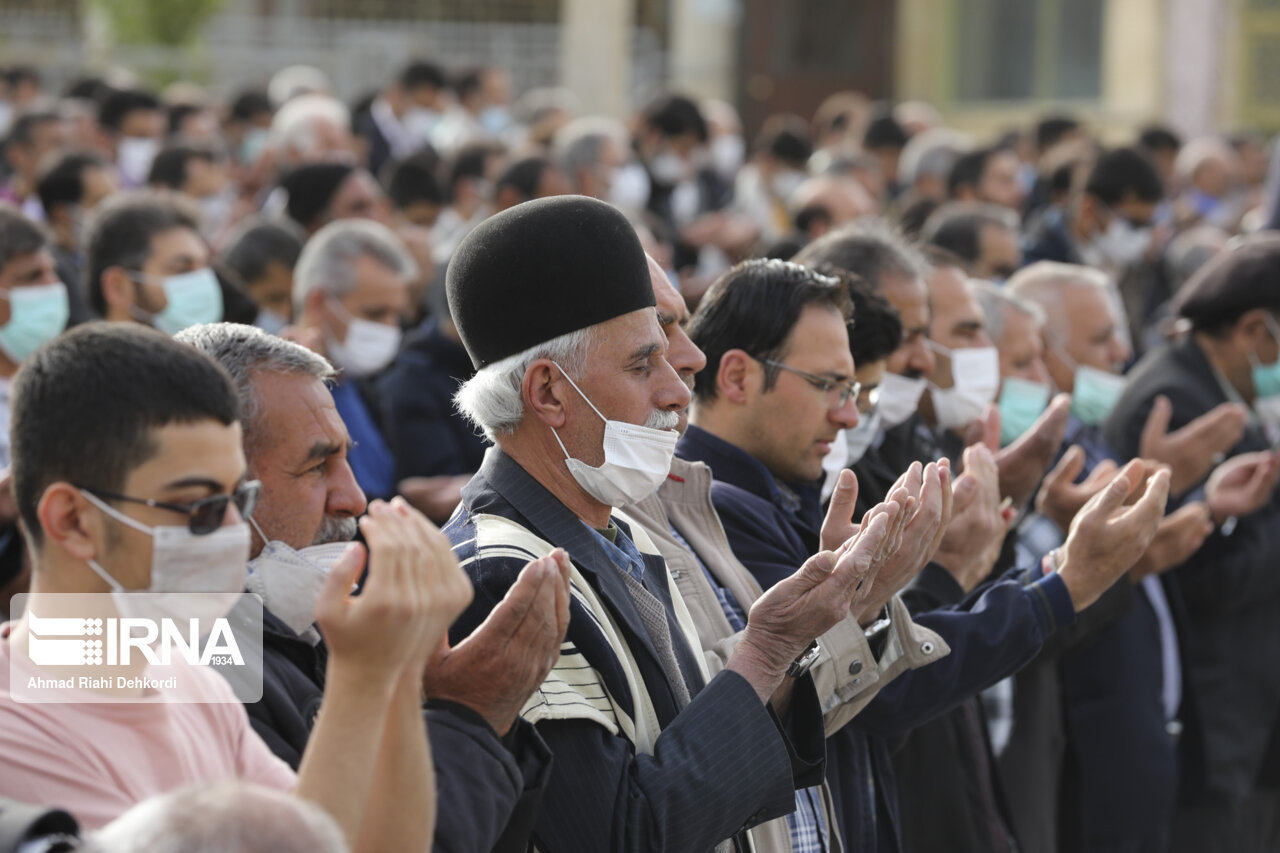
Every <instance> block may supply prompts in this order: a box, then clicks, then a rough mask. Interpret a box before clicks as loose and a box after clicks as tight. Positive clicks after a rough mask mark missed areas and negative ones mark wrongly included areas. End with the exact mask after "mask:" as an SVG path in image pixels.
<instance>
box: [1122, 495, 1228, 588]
mask: <svg viewBox="0 0 1280 853" xmlns="http://www.w3.org/2000/svg"><path fill="white" fill-rule="evenodd" d="M1212 532H1213V522H1211V521H1210V520H1209V507H1208V505H1206V504H1204V503H1202V502H1200V501H1194V502H1192V503H1189V504H1187V505H1186V506H1184V507H1180V508H1179V509H1178V511H1177V512H1171V513H1169V514H1168V515H1166V516H1165V517H1164V518H1162V519H1160V526H1159V527H1157V528H1156V535H1155V538H1154V539H1152V540H1151V544H1150V545H1148V546H1147V550H1146V551H1143V552H1142V556H1141V557H1139V558H1138V562H1136V563H1134V564H1133V568H1132V569H1130V570H1129V577H1130V578H1132V579H1133V580H1134V581H1141V580H1142V579H1143V578H1146V577H1148V576H1149V575H1156V574H1160V573H1162V572H1167V571H1168V570H1169V569H1172V568H1173V567H1174V566H1180V565H1182V564H1183V563H1185V562H1186V561H1187V560H1188V559H1189V558H1190V557H1191V555H1192V554H1194V553H1195V552H1196V551H1199V550H1200V546H1201V545H1203V544H1204V540H1205V539H1208V538H1209V534H1210V533H1212Z"/></svg>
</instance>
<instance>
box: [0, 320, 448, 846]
mask: <svg viewBox="0 0 1280 853" xmlns="http://www.w3.org/2000/svg"><path fill="white" fill-rule="evenodd" d="M238 409H239V406H238V404H237V400H236V395H235V390H234V389H233V388H232V386H231V383H230V381H229V380H228V379H227V376H226V374H225V373H224V372H223V371H222V370H220V369H219V368H218V367H217V366H216V365H214V364H213V363H212V362H210V361H209V360H208V359H206V358H205V357H204V356H202V355H200V354H198V353H196V352H194V351H192V350H191V349H190V348H188V347H186V346H184V345H182V344H179V343H177V342H174V341H172V340H170V339H169V338H167V337H165V336H163V335H160V334H157V333H156V332H154V331H151V330H148V329H143V328H141V327H138V326H132V325H104V324H93V325H89V326H82V327H80V328H78V329H76V330H74V331H72V332H70V333H69V334H67V335H64V336H63V337H61V338H59V339H58V340H57V341H55V342H53V343H51V344H49V345H47V346H45V347H43V348H41V349H39V350H37V351H36V353H35V354H34V355H32V356H31V358H30V359H28V361H27V362H26V364H24V366H23V368H22V369H21V370H20V371H19V373H18V376H17V379H16V380H15V382H14V393H13V411H12V437H13V449H14V467H13V490H14V494H15V497H16V501H17V504H18V508H19V511H20V513H21V518H22V524H23V527H24V528H25V531H26V533H27V539H28V546H29V548H30V550H31V554H32V562H33V564H34V572H33V580H32V585H31V595H30V599H29V600H28V610H27V613H26V614H25V615H24V616H23V618H22V619H20V620H18V621H16V622H11V623H6V624H5V625H4V626H2V627H0V673H2V674H0V685H3V687H2V688H0V750H2V751H3V754H4V756H5V773H4V774H3V775H2V776H0V789H2V790H0V795H3V796H6V797H12V798H17V799H21V800H24V801H28V802H37V803H57V804H59V805H61V806H63V807H64V808H66V809H67V810H68V811H69V812H70V813H71V814H72V815H74V816H75V817H76V819H77V820H78V821H79V822H80V824H81V825H82V826H85V827H87V828H90V829H96V828H98V827H101V826H103V825H105V824H106V823H108V822H110V821H111V820H112V819H113V818H115V817H116V816H118V815H120V814H122V813H123V812H125V811H126V810H128V809H129V808H130V807H131V806H133V805H134V804H135V803H138V802H140V801H142V800H144V799H147V798H149V797H152V796H155V795H157V794H162V793H166V792H168V791H171V790H174V789H177V788H180V787H183V786H185V785H190V784H197V783H206V784H207V783H213V782H220V781H225V780H231V779H243V780H246V781H249V782H255V783H258V784H262V785H266V786H267V787H270V788H275V789H278V790H291V791H293V792H294V793H295V794H296V795H298V796H301V797H306V798H308V799H310V800H312V801H314V802H316V803H318V804H319V805H320V806H321V807H323V808H324V809H325V810H326V811H328V812H329V813H330V814H331V815H332V816H333V817H334V818H335V819H336V820H337V822H338V824H339V826H341V828H342V829H343V831H344V834H345V836H346V839H347V842H348V843H349V844H351V845H353V846H354V845H355V844H356V842H357V840H359V841H360V843H361V848H360V849H378V850H388V849H390V850H408V849H425V846H426V843H425V842H424V840H423V839H425V838H430V837H431V834H432V831H433V827H434V823H435V808H434V806H435V783H434V776H433V774H432V771H431V755H430V749H429V746H428V743H427V740H426V737H425V731H424V728H423V725H422V720H421V715H420V704H419V702H420V700H419V693H420V690H421V677H422V670H423V667H424V666H425V664H426V662H427V658H428V656H429V655H430V654H431V651H432V650H433V649H434V648H436V647H437V646H438V644H439V643H440V642H441V640H442V639H443V637H444V635H445V632H446V631H447V629H448V626H449V624H450V622H452V621H453V619H454V617H455V616H456V615H457V614H458V612H460V611H461V609H462V608H463V607H464V606H465V605H466V603H467V602H468V601H469V600H470V598H471V591H470V587H469V585H468V583H467V581H466V578H465V576H464V575H462V573H461V572H460V571H459V569H458V566H457V564H456V562H454V561H453V560H452V558H451V556H450V554H449V551H448V547H447V544H445V543H444V542H443V540H442V539H441V537H440V535H439V532H438V531H436V530H435V529H434V528H432V527H431V525H430V523H429V522H427V521H426V520H425V519H423V518H422V517H421V516H418V515H416V514H415V513H413V511H412V510H410V509H409V508H408V507H407V505H405V504H403V502H397V503H393V504H390V505H388V504H380V503H379V504H375V505H374V506H372V507H371V508H370V512H369V516H368V517H367V518H366V519H365V520H364V521H363V523H362V524H361V529H362V531H363V533H364V535H365V541H366V542H367V543H368V544H367V553H368V555H369V556H368V565H367V569H368V572H367V575H366V580H365V583H364V586H363V589H362V594H361V595H360V596H359V597H354V598H353V597H351V596H350V595H349V591H350V588H351V585H352V584H353V583H354V581H355V579H356V577H357V576H358V575H359V574H360V572H361V570H362V569H364V568H366V566H365V562H366V561H365V556H366V549H365V548H364V547H351V548H348V549H347V550H346V551H344V553H343V555H342V556H341V557H340V558H338V559H337V560H335V562H334V565H333V567H332V569H331V571H330V573H329V575H328V577H327V579H326V581H325V584H324V586H323V588H322V590H321V592H320V595H319V598H318V600H317V621H318V622H319V624H320V626H321V629H322V630H323V631H324V634H325V637H326V640H327V641H328V643H329V647H330V655H329V659H328V662H327V670H328V683H329V689H328V690H327V691H326V693H325V696H324V706H323V710H322V711H321V712H320V713H319V716H318V718H317V720H316V725H315V731H314V735H313V737H312V739H311V743H310V745H309V746H308V749H307V756H306V760H305V761H304V763H303V766H302V767H301V768H300V770H299V772H298V773H297V774H296V775H295V774H294V772H293V771H292V770H290V769H289V767H288V766H287V765H286V764H284V763H283V762H282V761H280V760H279V759H277V758H276V757H275V756H273V755H272V754H271V752H270V750H269V749H268V748H267V746H266V745H265V744H264V743H263V742H262V740H261V739H260V738H259V737H257V736H256V735H255V734H254V733H253V731H252V729H251V728H250V726H249V721H248V719H247V717H246V716H245V713H244V711H243V709H242V707H241V706H240V705H239V703H238V702H236V700H235V697H234V696H233V694H232V691H231V689H230V688H229V686H228V685H227V683H226V682H225V681H223V680H222V679H221V678H220V677H219V676H217V675H215V674H213V673H210V672H208V671H206V670H201V669H199V668H192V667H190V666H189V665H178V661H177V660H176V659H175V665H174V666H171V667H167V668H165V669H164V670H163V671H164V672H166V673H174V672H177V673H180V674H181V677H180V678H177V679H175V681H174V683H173V684H172V685H170V684H167V683H165V681H160V686H158V687H153V688H136V689H135V688H132V687H120V686H118V689H116V690H113V691H109V692H110V694H111V695H109V696H108V695H104V694H103V693H102V692H100V691H99V690H97V689H96V688H95V689H91V688H88V687H75V688H72V687H62V688H60V690H61V691H62V692H60V693H58V694H56V698H57V699H58V700H59V701H52V702H49V701H46V702H36V703H31V702H23V701H21V700H20V699H19V698H17V697H16V696H15V694H16V693H19V692H20V691H21V690H23V689H30V681H31V680H32V679H36V678H41V677H44V678H57V677H58V670H57V669H52V670H51V669H49V668H48V667H45V666H42V665H38V664H36V663H35V662H34V661H33V660H32V659H31V657H32V656H31V655H30V654H29V652H28V643H27V641H28V639H29V638H30V636H31V626H30V620H31V618H32V614H33V613H35V612H36V611H40V612H41V613H43V614H45V615H47V614H48V613H49V612H50V611H52V612H55V613H56V612H58V609H59V606H60V600H59V599H57V598H55V597H51V596H54V595H56V594H59V593H98V594H103V593H108V592H110V593H111V599H110V603H109V604H103V605H102V608H101V610H102V612H101V616H103V617H105V618H107V619H110V618H111V617H114V616H116V615H118V614H119V613H120V612H121V610H120V608H121V607H122V606H124V605H123V600H124V599H122V597H121V596H126V597H127V600H128V602H129V604H130V608H131V610H132V609H134V608H138V607H144V606H146V607H147V608H148V609H149V610H151V609H154V610H155V611H156V612H159V611H160V609H161V608H164V609H166V610H169V611H172V609H173V608H174V607H176V605H175V604H174V602H175V601H176V600H177V599H178V598H179V596H178V595H177V594H179V593H190V592H220V593H238V592H239V591H240V590H242V589H243V588H244V582H245V580H244V578H245V570H244V564H245V560H246V559H247V557H248V547H249V545H248V543H249V526H248V524H247V523H246V522H245V517H243V516H242V515H241V510H243V511H244V512H246V513H249V512H252V510H253V503H254V498H255V496H256V494H257V491H258V487H257V485H256V484H255V483H252V482H247V479H248V478H247V471H246V467H245V461H244V455H243V453H242V452H241V448H240V424H239V416H238ZM85 411H91V412H93V413H94V416H93V417H92V418H86V417H84V412H85ZM158 594H166V595H164V596H163V597H162V596H160V595H158ZM146 602H150V604H149V605H148V604H146ZM135 612H136V610H135ZM135 660H136V658H135ZM150 671H151V670H149V668H148V667H147V666H146V665H145V664H143V665H141V666H138V667H137V669H136V670H135V674H137V675H145V674H148V673H149V672H150ZM157 680H159V679H157ZM29 697H30V694H28V698H29ZM377 791H395V792H396V794H397V796H395V797H392V798H388V797H378V796H375V792H377Z"/></svg>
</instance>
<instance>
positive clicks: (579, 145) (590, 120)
mask: <svg viewBox="0 0 1280 853" xmlns="http://www.w3.org/2000/svg"><path fill="white" fill-rule="evenodd" d="M610 139H612V140H614V141H615V142H617V143H618V145H619V146H620V148H621V150H622V151H623V152H624V153H625V152H626V149H627V129H626V127H625V126H624V125H623V124H622V122H620V121H617V120H615V119H611V118H604V117H602V116H587V117H585V118H579V119H574V120H573V121H571V122H569V123H568V124H566V125H565V126H564V127H562V128H560V130H559V131H558V132H557V133H556V138H555V146H554V152H555V159H556V162H557V163H558V164H559V165H560V168H561V169H563V170H564V172H565V174H566V175H568V176H569V180H571V181H575V182H576V175H577V172H578V170H579V169H589V168H591V167H592V166H595V165H597V164H599V162H600V153H601V151H603V150H604V146H605V143H607V142H608V141H609V140H610Z"/></svg>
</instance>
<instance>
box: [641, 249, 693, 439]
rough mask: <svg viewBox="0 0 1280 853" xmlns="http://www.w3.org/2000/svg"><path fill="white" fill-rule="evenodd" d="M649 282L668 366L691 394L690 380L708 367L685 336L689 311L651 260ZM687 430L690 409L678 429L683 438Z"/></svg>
mask: <svg viewBox="0 0 1280 853" xmlns="http://www.w3.org/2000/svg"><path fill="white" fill-rule="evenodd" d="M649 280H650V281H652V282H653V295H654V296H655V297H656V298H657V300H658V324H659V325H660V326H662V333H663V334H665V335H666V336H667V362H668V363H670V365H671V366H672V367H674V368H675V371H676V373H677V374H679V376H680V381H681V382H683V383H684V384H685V385H686V386H688V388H689V390H690V391H692V390H693V377H694V376H695V375H696V374H697V373H698V371H699V370H701V369H702V368H704V367H706V366H707V357H706V356H705V355H704V354H703V352H702V350H700V349H698V345H697V344H695V343H694V342H693V341H692V340H690V339H689V336H688V335H687V334H685V331H684V322H685V320H687V319H688V318H689V309H688V307H686V305H685V302H684V297H682V296H681V295H680V294H679V293H677V292H676V289H675V288H674V287H672V286H671V280H670V279H668V278H667V274H666V273H665V272H663V270H662V267H661V266H660V265H659V264H658V262H657V261H655V260H654V259H653V258H649ZM688 426H689V407H688V406H686V407H685V408H683V409H681V410H680V426H678V427H677V429H678V430H679V431H680V432H681V434H683V433H684V431H685V428H686V427H688Z"/></svg>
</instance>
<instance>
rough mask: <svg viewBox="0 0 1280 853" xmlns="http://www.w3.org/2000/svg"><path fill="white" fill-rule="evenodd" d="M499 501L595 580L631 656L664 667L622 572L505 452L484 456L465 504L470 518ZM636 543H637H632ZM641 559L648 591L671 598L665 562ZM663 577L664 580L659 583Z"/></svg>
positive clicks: (584, 528) (619, 523) (624, 527)
mask: <svg viewBox="0 0 1280 853" xmlns="http://www.w3.org/2000/svg"><path fill="white" fill-rule="evenodd" d="M495 497H498V498H501V499H502V500H505V501H506V503H507V504H509V505H510V507H511V508H512V509H514V510H515V511H516V513H517V514H518V515H519V516H521V518H522V520H523V521H524V522H526V523H527V526H528V528H529V529H530V530H531V531H533V532H534V533H536V534H537V535H538V536H540V537H541V538H543V539H545V540H546V541H547V542H550V543H551V544H552V545H554V546H556V547H559V548H563V549H564V550H565V551H567V552H568V554H569V558H570V559H571V560H572V561H573V564H574V565H575V566H577V568H578V570H579V571H580V572H582V574H583V575H585V576H588V577H589V578H592V579H594V584H593V585H594V588H595V590H596V592H597V593H598V594H599V595H600V596H601V597H602V598H603V599H604V600H605V602H606V603H607V605H608V606H609V608H610V609H611V610H612V611H613V614H614V616H615V617H616V618H617V619H618V621H619V622H620V623H621V624H622V626H623V629H624V630H625V632H626V633H627V635H628V645H631V646H632V649H633V652H634V651H635V650H636V649H637V648H640V649H643V650H644V653H645V654H647V655H649V657H650V658H652V660H653V661H654V662H655V663H660V661H661V658H659V657H658V652H657V650H656V649H655V648H654V646H653V641H652V640H651V639H650V637H649V632H648V631H646V630H645V628H644V623H643V622H642V621H641V619H640V614H639V612H638V611H637V610H636V607H635V604H634V603H633V602H632V600H631V594H630V593H628V592H627V588H626V585H625V581H623V579H622V575H621V571H622V570H621V569H615V568H614V564H613V562H612V561H611V560H610V559H609V556H608V554H606V553H605V550H604V548H602V547H601V546H600V542H599V540H598V539H597V538H596V536H595V534H594V533H593V532H592V530H591V528H590V527H588V526H587V525H586V523H585V522H583V521H582V519H580V518H578V517H577V516H576V515H574V514H573V512H572V511H571V510H570V509H569V508H568V507H567V506H565V505H564V503H563V502H561V500H560V499H559V498H557V497H556V496H555V495H553V494H552V493H551V492H550V491H548V490H547V489H546V487H545V486H543V485H542V484H541V483H539V482H538V481H537V480H535V479H534V478H533V476H532V475H531V474H529V472H528V471H526V470H524V468H522V467H521V466H520V463H518V462H516V461H515V460H514V459H512V458H511V457H510V456H508V455H507V454H506V453H504V452H503V451H502V449H501V448H499V447H490V448H489V449H488V451H486V452H485V456H484V462H483V463H482V464H481V466H480V471H479V472H478V473H477V474H476V476H475V477H473V478H472V479H471V481H470V482H469V483H467V485H465V486H463V487H462V500H463V503H464V504H465V505H466V507H467V508H468V509H469V510H470V511H471V512H472V513H478V512H486V511H488V510H489V509H490V508H493V507H494V504H495V503H497V501H495ZM613 523H614V524H616V525H617V526H618V528H619V530H621V531H622V533H623V534H624V535H626V536H628V537H631V528H630V527H629V526H628V525H627V523H626V522H624V521H622V520H621V519H619V518H617V517H616V516H615V517H613ZM632 541H633V542H634V538H633V539H632ZM641 556H642V558H643V559H644V563H645V582H644V585H645V587H646V588H647V589H648V590H649V591H650V592H652V593H654V594H655V595H656V596H658V598H659V600H664V599H667V598H668V595H667V593H666V591H665V589H666V583H665V575H666V563H665V562H664V561H663V560H662V558H661V557H657V556H654V555H651V554H642V555H641ZM659 578H663V580H662V581H661V582H659V580H658V579H659ZM651 693H652V691H651ZM655 700H656V697H655Z"/></svg>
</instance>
